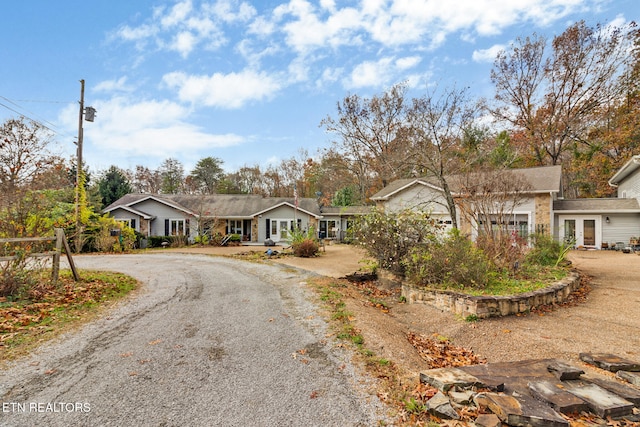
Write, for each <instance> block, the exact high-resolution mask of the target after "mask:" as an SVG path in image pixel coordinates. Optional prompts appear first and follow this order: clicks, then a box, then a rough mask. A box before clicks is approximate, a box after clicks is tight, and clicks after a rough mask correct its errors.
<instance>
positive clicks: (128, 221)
mask: <svg viewBox="0 0 640 427" xmlns="http://www.w3.org/2000/svg"><path fill="white" fill-rule="evenodd" d="M116 221H118V222H121V223H123V224H126V225H127V226H129V227H131V228H133V229H134V230H135V229H136V219H135V218H131V219H118V218H116Z"/></svg>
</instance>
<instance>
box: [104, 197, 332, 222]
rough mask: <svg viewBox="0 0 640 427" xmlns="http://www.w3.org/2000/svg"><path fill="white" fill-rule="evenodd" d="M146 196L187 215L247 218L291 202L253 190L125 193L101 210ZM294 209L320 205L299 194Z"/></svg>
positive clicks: (316, 208) (292, 203)
mask: <svg viewBox="0 0 640 427" xmlns="http://www.w3.org/2000/svg"><path fill="white" fill-rule="evenodd" d="M147 199H153V200H155V201H157V202H159V203H164V204H166V205H167V206H171V207H173V208H175V209H178V210H181V211H183V212H186V213H189V214H191V215H196V216H203V217H222V218H251V217H253V216H255V215H259V214H261V213H263V212H266V211H269V210H271V209H273V208H276V207H278V206H282V205H290V206H295V199H294V198H293V197H262V196H260V195H253V194H211V195H202V194H127V195H125V196H123V197H122V198H120V199H118V200H116V201H115V202H114V203H112V204H110V205H109V206H107V207H106V208H105V209H104V210H103V212H111V211H113V210H115V209H118V208H123V207H127V208H132V207H134V206H135V205H137V204H138V203H140V202H142V201H144V200H147ZM298 209H300V210H301V211H304V212H306V213H308V214H310V215H313V216H316V217H320V216H321V213H320V207H319V206H318V203H317V201H316V200H315V199H312V198H299V199H298Z"/></svg>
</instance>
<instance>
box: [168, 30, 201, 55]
mask: <svg viewBox="0 0 640 427" xmlns="http://www.w3.org/2000/svg"><path fill="white" fill-rule="evenodd" d="M197 42H198V41H197V39H196V37H195V36H194V35H193V34H192V33H190V32H189V31H182V32H180V33H178V34H176V36H175V37H174V39H173V43H171V49H172V50H175V51H178V52H180V54H181V55H182V56H183V57H185V58H186V57H187V56H189V53H191V51H192V50H193V49H194V47H195V45H196V43H197Z"/></svg>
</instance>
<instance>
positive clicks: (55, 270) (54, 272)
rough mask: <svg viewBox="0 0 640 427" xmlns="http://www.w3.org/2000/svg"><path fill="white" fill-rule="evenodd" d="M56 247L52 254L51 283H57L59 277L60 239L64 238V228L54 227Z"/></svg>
mask: <svg viewBox="0 0 640 427" xmlns="http://www.w3.org/2000/svg"><path fill="white" fill-rule="evenodd" d="M55 232H56V248H55V251H56V252H55V254H53V267H52V269H51V281H52V282H53V284H56V283H58V278H59V277H60V253H61V252H62V240H63V239H64V230H63V229H62V228H56V229H55Z"/></svg>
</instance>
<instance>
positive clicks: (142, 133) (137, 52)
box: [0, 0, 640, 172]
mask: <svg viewBox="0 0 640 427" xmlns="http://www.w3.org/2000/svg"><path fill="white" fill-rule="evenodd" d="M639 9H640V8H638V3H637V0H457V1H455V2H453V1H448V0H344V1H338V0H288V1H287V0H262V1H255V0H254V1H243V0H211V1H200V0H177V1H176V0H172V1H169V0H135V1H132V0H91V1H87V0H84V1H78V0H64V1H57V2H56V1H50V0H22V1H11V2H4V4H3V5H2V12H1V13H0V40H1V41H2V42H1V44H0V46H1V47H0V57H1V58H2V71H1V72H0V120H2V121H4V120H6V119H8V118H10V117H17V116H18V115H19V114H23V115H25V116H27V117H29V118H32V119H35V120H37V121H39V122H41V123H43V124H45V125H46V126H47V127H49V128H50V129H51V130H53V131H54V133H55V134H54V138H55V141H56V145H55V146H54V147H53V148H54V151H55V152H56V153H58V154H61V155H63V156H65V157H69V156H70V155H72V154H73V153H75V145H74V144H73V141H74V140H75V139H76V136H77V133H78V101H79V98H80V83H79V80H81V79H84V80H85V82H86V87H85V105H87V106H93V107H95V108H96V109H97V111H98V112H97V116H96V120H95V122H93V123H86V122H85V125H84V159H85V162H86V163H87V164H88V165H89V167H90V168H91V170H93V171H96V170H104V169H106V168H108V167H109V166H110V165H117V166H119V167H122V168H134V167H135V166H136V165H138V164H140V165H144V166H147V167H149V168H157V167H158V166H159V165H160V164H161V162H162V161H163V160H164V159H166V158H168V157H173V158H176V159H178V160H180V161H181V162H182V163H183V165H184V166H185V169H186V172H189V171H190V169H191V168H192V167H193V166H194V165H195V163H196V162H197V161H198V160H199V159H201V158H203V157H207V156H215V157H219V158H221V159H222V160H223V161H224V166H225V169H226V170H227V171H233V170H236V169H238V168H240V167H241V166H243V165H254V164H258V165H260V166H261V167H266V166H268V165H270V164H277V163H279V161H280V160H282V159H286V158H290V157H292V156H298V155H299V153H300V149H306V150H308V152H309V154H311V155H313V154H315V153H316V152H317V150H318V149H321V148H324V147H329V146H330V141H331V139H332V135H328V134H326V133H325V132H324V130H323V129H322V128H320V127H319V124H320V121H321V120H322V119H323V118H324V117H326V116H327V115H331V116H334V117H335V111H336V103H337V102H339V101H340V100H342V99H343V98H344V97H345V96H346V95H347V94H358V95H361V96H363V97H369V96H371V95H373V94H379V93H382V92H383V91H384V90H385V89H387V88H389V87H390V86H391V85H393V84H395V83H398V82H401V81H407V82H408V84H409V86H410V88H411V92H410V95H411V96H420V95H421V94H423V93H425V90H426V88H427V87H429V86H432V85H438V86H439V87H451V86H453V85H454V84H455V85H456V86H458V87H461V86H469V87H471V88H472V90H473V91H474V93H475V94H477V95H479V96H487V97H491V96H492V90H493V88H492V86H491V84H490V81H489V71H490V69H491V64H492V61H493V58H494V56H495V53H496V52H497V51H498V50H499V49H501V48H503V47H506V46H508V45H509V43H510V42H511V41H513V40H514V39H515V38H516V37H518V36H523V37H524V36H528V35H531V34H532V33H533V32H537V33H538V34H543V35H546V36H548V37H549V38H551V37H553V36H554V35H557V34H560V33H561V32H562V31H563V30H564V29H565V28H566V27H567V26H568V25H570V24H572V23H574V22H576V21H578V20H581V19H584V20H585V21H586V22H587V23H588V24H589V25H595V24H597V23H600V24H611V23H613V24H617V25H620V24H624V23H626V22H628V21H632V20H637V19H638V10H639Z"/></svg>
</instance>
